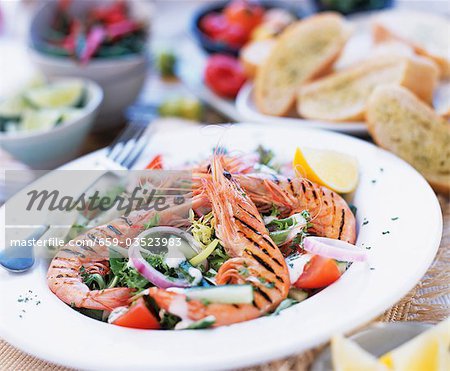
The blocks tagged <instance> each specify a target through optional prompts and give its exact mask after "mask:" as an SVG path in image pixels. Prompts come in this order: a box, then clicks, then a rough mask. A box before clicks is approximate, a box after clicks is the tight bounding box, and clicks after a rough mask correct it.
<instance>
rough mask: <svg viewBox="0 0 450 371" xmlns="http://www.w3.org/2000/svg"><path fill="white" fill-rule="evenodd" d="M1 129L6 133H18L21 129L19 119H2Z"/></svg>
mask: <svg viewBox="0 0 450 371" xmlns="http://www.w3.org/2000/svg"><path fill="white" fill-rule="evenodd" d="M0 124H1V125H0V131H4V132H5V133H17V132H18V131H20V124H19V122H17V121H5V122H3V123H2V122H1V121H0Z"/></svg>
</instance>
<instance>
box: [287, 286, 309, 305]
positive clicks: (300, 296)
mask: <svg viewBox="0 0 450 371" xmlns="http://www.w3.org/2000/svg"><path fill="white" fill-rule="evenodd" d="M288 297H290V298H291V299H294V300H296V301H298V302H299V303H300V302H301V301H303V300H305V299H307V298H308V293H307V292H306V291H305V290H302V289H297V288H295V287H291V288H290V289H289V294H288Z"/></svg>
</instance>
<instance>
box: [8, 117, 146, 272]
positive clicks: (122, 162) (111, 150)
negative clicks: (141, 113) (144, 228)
mask: <svg viewBox="0 0 450 371" xmlns="http://www.w3.org/2000/svg"><path fill="white" fill-rule="evenodd" d="M146 124H147V122H146V123H144V122H143V121H139V120H136V121H132V122H130V123H129V124H128V125H127V126H126V127H125V129H124V130H123V131H122V132H121V133H120V135H118V136H117V138H116V139H115V140H114V141H113V143H111V145H110V146H109V147H108V149H107V152H106V156H105V157H104V158H103V159H100V161H99V163H100V166H102V167H104V168H105V170H117V169H131V167H132V166H133V165H134V164H135V163H136V161H137V160H138V159H139V156H140V155H141V154H142V151H143V150H144V148H145V146H146V144H147V143H148V141H149V140H150V137H151V135H152V134H153V133H154V130H153V129H152V128H151V127H148V126H147V125H146ZM101 177H102V176H99V177H98V178H96V179H95V180H94V181H93V182H92V183H91V184H90V185H89V186H88V187H87V188H86V189H85V190H84V191H83V192H84V193H85V192H87V191H88V190H89V189H91V188H92V187H93V186H94V185H95V184H97V182H98V181H99V179H100V178H101ZM83 192H82V193H83ZM50 228H51V226H50V225H49V224H46V225H45V224H44V225H42V226H39V227H38V228H36V229H35V230H33V231H32V232H31V234H30V235H29V237H28V238H26V239H25V240H26V241H27V243H26V247H25V248H23V247H22V248H21V249H20V251H18V249H17V248H14V247H11V246H10V247H7V248H6V249H4V250H3V251H1V252H0V265H1V266H3V268H5V269H6V270H8V271H10V272H14V273H21V272H26V271H28V270H29V269H30V268H31V267H32V266H33V265H34V263H35V260H36V259H35V257H34V249H33V247H34V246H33V243H28V242H29V240H38V239H40V238H41V237H42V236H43V235H44V234H45V233H46V232H47V231H48V230H49V229H50ZM18 255H20V257H18Z"/></svg>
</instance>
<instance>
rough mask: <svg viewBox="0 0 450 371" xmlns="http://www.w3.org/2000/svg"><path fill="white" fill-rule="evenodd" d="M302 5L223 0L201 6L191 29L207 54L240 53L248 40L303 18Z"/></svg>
mask: <svg viewBox="0 0 450 371" xmlns="http://www.w3.org/2000/svg"><path fill="white" fill-rule="evenodd" d="M300 5H301V4H296V3H292V2H283V1H259V2H245V1H242V0H237V1H236V0H235V1H231V2H230V1H220V2H217V3H213V4H208V5H204V6H202V7H200V8H199V9H198V11H197V13H196V14H194V16H193V18H192V26H191V29H192V33H193V35H194V36H195V38H196V39H197V41H198V43H199V44H200V46H201V47H202V48H203V49H204V50H205V51H206V52H207V53H225V54H230V55H234V56H237V55H238V54H239V50H240V49H241V48H242V46H243V45H244V44H245V43H247V42H248V41H249V40H251V39H261V38H267V37H269V36H271V35H274V34H277V33H279V32H281V30H282V29H284V28H285V27H286V26H287V25H288V24H290V23H291V22H293V21H295V20H297V19H301V18H303V16H304V15H305V13H306V12H305V10H303V9H302V8H301V6H300Z"/></svg>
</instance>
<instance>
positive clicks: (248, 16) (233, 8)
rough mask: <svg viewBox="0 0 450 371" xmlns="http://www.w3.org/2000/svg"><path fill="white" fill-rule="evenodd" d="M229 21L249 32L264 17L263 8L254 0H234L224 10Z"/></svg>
mask: <svg viewBox="0 0 450 371" xmlns="http://www.w3.org/2000/svg"><path fill="white" fill-rule="evenodd" d="M224 14H225V17H226V19H227V21H228V22H229V23H232V24H238V25H240V26H241V27H243V28H244V29H245V30H246V31H247V32H251V31H252V30H253V29H254V28H255V27H256V26H258V25H259V24H260V23H261V22H262V20H263V18H264V8H263V7H262V6H260V5H258V4H257V3H256V2H254V1H245V0H234V1H232V2H231V3H230V4H229V5H228V6H227V7H226V8H225V10H224Z"/></svg>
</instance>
